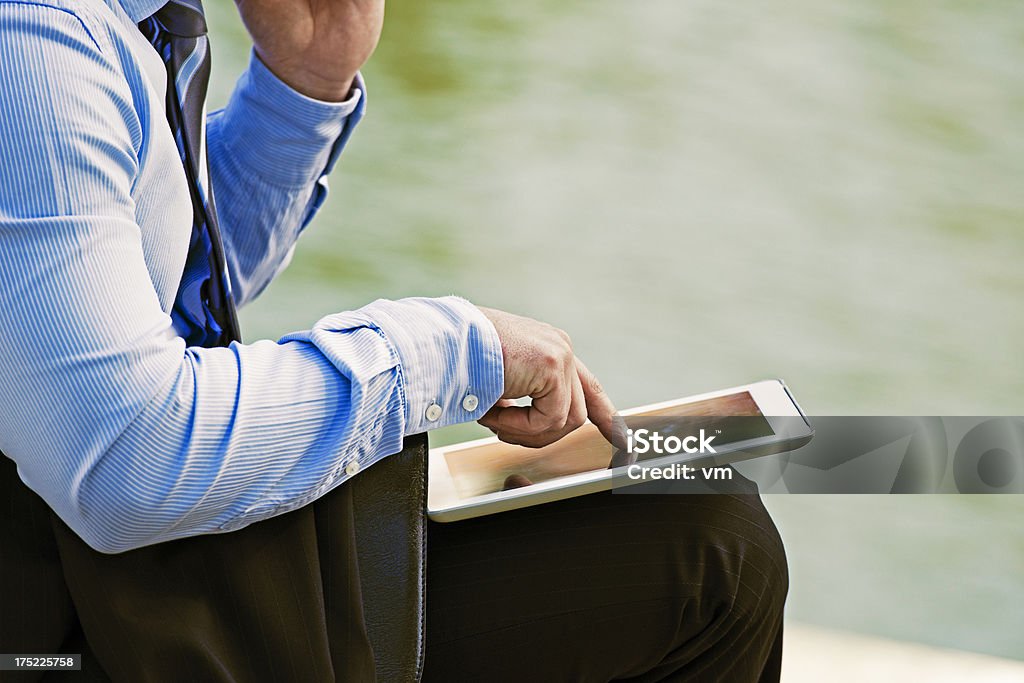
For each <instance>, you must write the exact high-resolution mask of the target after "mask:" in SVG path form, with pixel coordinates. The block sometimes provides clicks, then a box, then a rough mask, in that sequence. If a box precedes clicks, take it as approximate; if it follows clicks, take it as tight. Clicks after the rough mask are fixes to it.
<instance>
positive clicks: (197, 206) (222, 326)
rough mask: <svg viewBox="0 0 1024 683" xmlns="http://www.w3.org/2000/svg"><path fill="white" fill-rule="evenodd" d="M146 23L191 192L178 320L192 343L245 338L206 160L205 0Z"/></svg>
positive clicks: (183, 0)
mask: <svg viewBox="0 0 1024 683" xmlns="http://www.w3.org/2000/svg"><path fill="white" fill-rule="evenodd" d="M139 28H140V29H141V31H142V32H143V34H145V36H146V37H147V38H149V41H150V42H151V43H152V44H153V47H155V48H156V50H157V52H159V53H160V56H161V57H163V60H164V64H166V65H167V120H168V122H169V123H170V125H171V131H172V132H173V133H174V139H175V142H176V143H177V145H178V152H179V153H180V155H181V163H182V165H183V166H184V167H185V175H186V176H187V177H188V184H189V190H190V191H191V193H192V213H193V216H192V239H191V242H190V243H189V251H188V258H187V262H186V266H185V277H184V278H183V279H182V282H181V284H180V286H179V288H178V294H177V297H176V298H175V302H174V310H173V311H172V312H171V317H172V319H173V320H174V323H175V327H176V329H178V330H179V331H181V332H183V334H184V337H185V341H186V342H187V343H188V344H189V345H190V346H226V345H227V344H230V343H231V342H232V341H234V340H240V339H241V334H240V332H239V328H238V318H237V315H236V313H235V302H234V299H233V297H232V295H231V280H230V278H229V276H228V270H227V261H226V260H225V258H224V246H223V242H222V241H221V238H220V229H219V227H218V225H217V210H216V207H215V205H214V199H213V187H212V186H211V184H210V171H209V166H208V164H207V159H206V146H205V132H206V90H207V87H208V85H209V82H210V43H209V39H208V38H207V35H206V18H205V16H204V14H203V5H202V2H201V1H200V0H171V2H168V3H167V4H166V5H164V6H163V7H162V8H160V9H159V10H158V11H157V13H156V14H154V15H153V16H151V17H149V18H148V19H145V20H143V21H142V22H141V23H139Z"/></svg>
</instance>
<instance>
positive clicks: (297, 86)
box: [253, 47, 358, 103]
mask: <svg viewBox="0 0 1024 683" xmlns="http://www.w3.org/2000/svg"><path fill="white" fill-rule="evenodd" d="M253 52H254V53H255V54H256V57H257V59H259V60H260V62H262V63H263V65H264V66H265V67H267V70H268V71H270V73H272V74H274V76H275V77H277V78H278V80H280V81H281V82H282V83H284V84H285V85H287V86H288V87H289V88H291V89H292V90H294V91H295V92H297V93H299V94H300V95H304V96H306V97H308V98H310V99H313V100H318V101H320V102H331V103H335V102H344V101H346V100H347V99H348V98H349V97H350V96H351V94H352V85H353V84H354V83H355V80H356V73H358V72H356V71H353V72H351V73H347V74H344V75H342V76H339V77H331V78H326V77H324V75H323V74H320V73H317V72H314V71H310V70H309V69H307V68H304V67H303V66H302V65H289V64H282V63H274V62H273V61H271V60H269V59H268V58H267V56H266V55H264V54H263V53H262V52H261V51H260V49H259V47H254V48H253Z"/></svg>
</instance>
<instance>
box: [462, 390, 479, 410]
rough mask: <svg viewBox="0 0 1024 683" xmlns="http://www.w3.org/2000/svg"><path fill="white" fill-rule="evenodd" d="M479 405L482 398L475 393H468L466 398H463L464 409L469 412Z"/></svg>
mask: <svg viewBox="0 0 1024 683" xmlns="http://www.w3.org/2000/svg"><path fill="white" fill-rule="evenodd" d="M478 405H480V399H478V398H477V397H476V396H474V395H473V394H466V398H464V399H462V409H463V410H465V411H466V412H467V413H472V412H473V411H474V410H476V408H477V406H478Z"/></svg>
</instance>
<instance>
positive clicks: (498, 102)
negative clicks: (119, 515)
mask: <svg viewBox="0 0 1024 683" xmlns="http://www.w3.org/2000/svg"><path fill="white" fill-rule="evenodd" d="M211 9H212V15H213V16H212V22H211V23H212V24H213V30H214V34H215V41H216V42H215V43H214V48H215V73H214V78H215V82H214V100H215V101H216V102H223V101H224V100H225V98H226V95H227V93H228V91H229V89H230V87H231V83H232V81H233V80H234V78H235V77H236V75H237V74H238V73H239V72H240V70H241V68H242V65H243V64H244V62H245V60H246V59H247V42H246V38H245V34H244V32H243V31H242V29H241V28H240V25H239V24H238V22H237V20H236V19H235V18H234V17H233V10H232V8H231V6H230V4H229V3H224V2H223V1H222V2H221V3H220V4H218V5H215V6H214V7H212V8H211ZM1022 27H1024V4H1021V3H1018V2H988V3H984V4H981V3H963V2H952V1H947V2H922V1H908V2H900V3H887V2H880V1H871V2H857V3H854V2H847V3H838V2H821V1H820V0H819V1H814V2H812V1H811V0H791V1H789V2H782V3H770V4H759V3H729V4H725V3H721V2H704V1H697V2H689V3H680V2H674V1H669V0H646V1H645V2H642V3H627V2H623V1H621V0H620V1H618V2H611V1H610V0H589V1H588V2H574V1H571V0H569V1H566V2H560V3H542V2H539V1H537V0H523V1H521V2H517V3H473V2H468V1H464V0H434V1H433V2H429V3H403V4H399V3H393V4H392V5H391V6H389V10H388V19H387V26H386V28H385V33H384V37H383V41H382V44H381V47H380V49H379V50H378V52H377V54H376V55H375V56H374V58H373V60H372V61H371V63H370V65H369V66H368V67H367V68H366V70H365V74H366V77H367V81H368V83H369V89H370V106H369V113H368V116H367V118H366V120H365V121H364V122H363V124H362V125H361V126H360V128H359V131H358V133H357V135H356V136H355V137H354V139H353V140H352V142H351V143H350V146H349V148H348V149H347V151H346V153H345V156H344V158H343V161H342V163H341V165H340V166H339V168H338V170H337V171H336V172H335V173H334V175H333V177H332V179H331V180H332V183H333V194H332V196H331V198H330V200H329V203H328V205H327V206H326V208H325V209H324V211H323V212H322V213H321V214H320V216H319V217H318V218H317V220H316V222H315V223H314V226H313V227H312V228H311V229H310V231H309V233H308V234H307V235H306V237H305V239H304V242H303V244H302V246H301V247H300V249H299V251H298V253H297V254H296V257H295V260H294V262H293V265H292V266H291V268H290V269H289V270H288V271H287V272H286V273H285V274H284V275H283V276H282V277H281V278H280V279H279V280H278V282H277V283H276V284H275V285H274V286H272V287H271V289H270V290H269V291H268V292H267V293H266V294H265V295H264V297H263V298H262V299H261V300H260V301H259V302H257V303H255V304H254V305H252V306H251V307H250V308H249V309H248V310H247V311H245V312H244V315H243V321H244V325H245V330H246V335H247V338H249V339H255V338H259V337H275V336H278V335H280V334H282V333H284V332H286V331H289V330H293V329H300V328H306V327H308V326H309V325H310V324H312V322H313V321H314V320H315V319H316V318H317V317H318V316H321V315H324V314H327V313H329V312H333V311H336V310H339V309H345V308H351V307H357V306H359V305H361V304H363V303H365V302H367V301H369V300H372V299H374V298H377V297H381V296H383V297H400V296H407V295H440V294H447V293H452V292H456V293H459V294H461V295H463V296H466V297H468V298H469V299H471V300H474V301H477V302H479V303H486V304H488V305H492V306H497V307H504V308H507V309H509V310H513V311H516V312H520V313H524V314H528V315H532V316H535V317H539V318H542V319H545V320H548V321H550V322H552V323H554V324H557V325H559V326H561V327H563V328H565V329H566V330H568V331H569V332H570V333H571V334H572V336H573V339H574V341H575V344H576V347H577V350H578V352H579V354H580V355H581V357H583V358H584V359H585V360H586V361H587V362H588V364H589V365H590V367H591V368H592V369H593V370H594V371H595V372H596V373H597V374H598V375H599V376H600V377H601V378H602V379H603V381H604V383H605V384H606V386H607V388H608V390H609V392H610V393H611V395H612V397H613V398H614V399H615V400H616V402H617V403H618V405H620V406H621V407H626V406H629V405H635V404H640V403H648V402H652V401H655V400H660V399H666V398H672V397H676V396H680V395H684V394H687V393H694V392H698V391H704V390H710V389H715V388H720V387H724V386H729V385H732V384H739V383H744V382H747V381H751V380H754V379H761V378H765V377H774V376H779V377H784V378H786V380H787V381H788V382H789V384H790V385H791V386H792V387H793V388H794V391H795V392H796V394H797V395H798V397H799V399H800V400H801V402H802V403H803V405H804V407H805V408H806V409H807V410H808V411H809V412H811V413H812V414H814V413H817V414H912V415H922V414H923V415H927V414H947V415H950V414H968V415H973V414H1024V353H1022V349H1021V346H1022V345H1021V340H1022V339H1024V311H1022V308H1024V302H1022V298H1024V268H1022V267H1021V264H1022V262H1024V234H1022V233H1021V228H1022V227H1024V123H1022V121H1024V69H1022V68H1021V64H1022V63H1024V29H1022ZM478 433H479V432H478V428H476V427H474V426H464V427H459V428H455V429H450V430H447V431H446V432H443V433H441V434H440V435H439V437H440V439H441V440H448V441H451V440H458V439H463V438H467V437H470V436H475V435H477V434H478ZM768 503H769V505H770V507H771V509H772V511H773V513H774V514H775V516H776V519H777V521H778V524H779V526H780V528H781V530H782V533H783V536H784V537H785V539H786V541H787V545H788V548H789V552H790V557H791V565H792V574H793V588H792V592H791V598H790V603H789V613H790V615H791V616H792V617H794V618H797V619H801V620H804V621H812V622H818V623H824V624H829V625H833V626H838V627H846V628H853V629H858V630H862V631H868V632H873V633H881V634H885V635H889V636H893V637H900V638H906V639H912V640H919V641H922V642H929V643H935V644H940V645H947V646H952V647H964V648H968V649H973V650H978V651H982V652H991V653H996V654H1002V655H1004V656H1012V657H1018V658H1022V659H1024V528H1022V527H1024V498H1020V497H1017V498H1003V499H996V498H974V497H956V498H953V497H949V498H946V497H914V498H911V497H901V498H896V497H886V498H879V497H795V496H794V497H773V498H772V499H771V500H769V501H768Z"/></svg>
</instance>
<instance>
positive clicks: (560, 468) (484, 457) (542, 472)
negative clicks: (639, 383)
mask: <svg viewBox="0 0 1024 683" xmlns="http://www.w3.org/2000/svg"><path fill="white" fill-rule="evenodd" d="M723 416H728V417H747V418H754V417H757V418H760V419H757V420H750V419H747V420H743V421H740V422H735V421H734V422H730V425H732V427H731V428H730V429H725V430H723V432H722V433H721V434H718V436H717V437H716V441H715V443H716V444H727V443H735V442H737V441H744V440H746V439H752V438H758V437H763V436H771V435H772V434H773V432H772V429H771V425H769V423H768V421H767V420H766V419H764V417H763V415H762V414H761V411H760V410H759V409H758V407H757V403H756V402H755V401H754V399H753V397H751V395H750V393H749V392H746V391H744V392H740V393H736V394H729V395H727V396H720V397H718V398H710V399H706V400H703V401H695V402H693V403H684V404H682V405H677V406H672V407H669V408H663V409H661V410H655V411H651V412H648V413H644V414H643V415H637V416H633V417H629V418H626V422H627V424H629V425H630V426H633V425H632V422H633V421H634V420H644V419H649V418H659V420H658V423H659V425H661V431H662V433H663V434H665V435H666V436H667V435H668V434H669V433H671V420H666V418H672V417H683V418H695V417H707V418H708V420H707V421H706V422H703V421H702V422H701V426H703V427H705V428H706V429H714V428H715V426H716V420H725V419H727V418H725V417H723ZM684 424H689V425H691V426H692V424H693V422H692V421H690V422H689V423H684ZM736 425H742V426H741V427H737V426H736ZM613 454H614V448H613V447H612V445H611V444H610V443H608V442H607V441H605V440H604V437H602V436H601V434H600V432H598V431H597V428H596V427H594V426H593V425H591V424H587V425H585V426H583V427H580V428H579V429H577V430H576V431H575V432H572V433H571V434H569V435H568V436H566V437H564V438H563V439H561V440H560V441H557V442H555V443H553V444H551V445H550V446H545V447H544V448H524V447H521V446H511V445H509V444H502V443H492V444H486V445H483V446H475V447H473V448H465V449H460V450H457V451H451V452H448V453H446V454H445V456H444V457H445V460H446V461H447V464H448V471H449V472H450V473H451V475H452V479H453V481H454V482H455V488H456V490H457V491H458V494H459V496H460V497H462V498H472V497H473V496H480V495H483V494H486V493H494V492H496V491H502V490H505V489H509V488H518V487H520V486H527V485H529V484H530V483H534V484H539V483H541V482H544V481H548V480H551V479H555V478H557V477H565V476H568V475H572V474H580V473H583V472H593V471H596V470H603V469H607V468H608V465H609V463H610V462H611V460H612V455H613ZM648 457H659V456H658V455H649V456H643V457H641V458H640V460H643V459H646V458H648Z"/></svg>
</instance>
